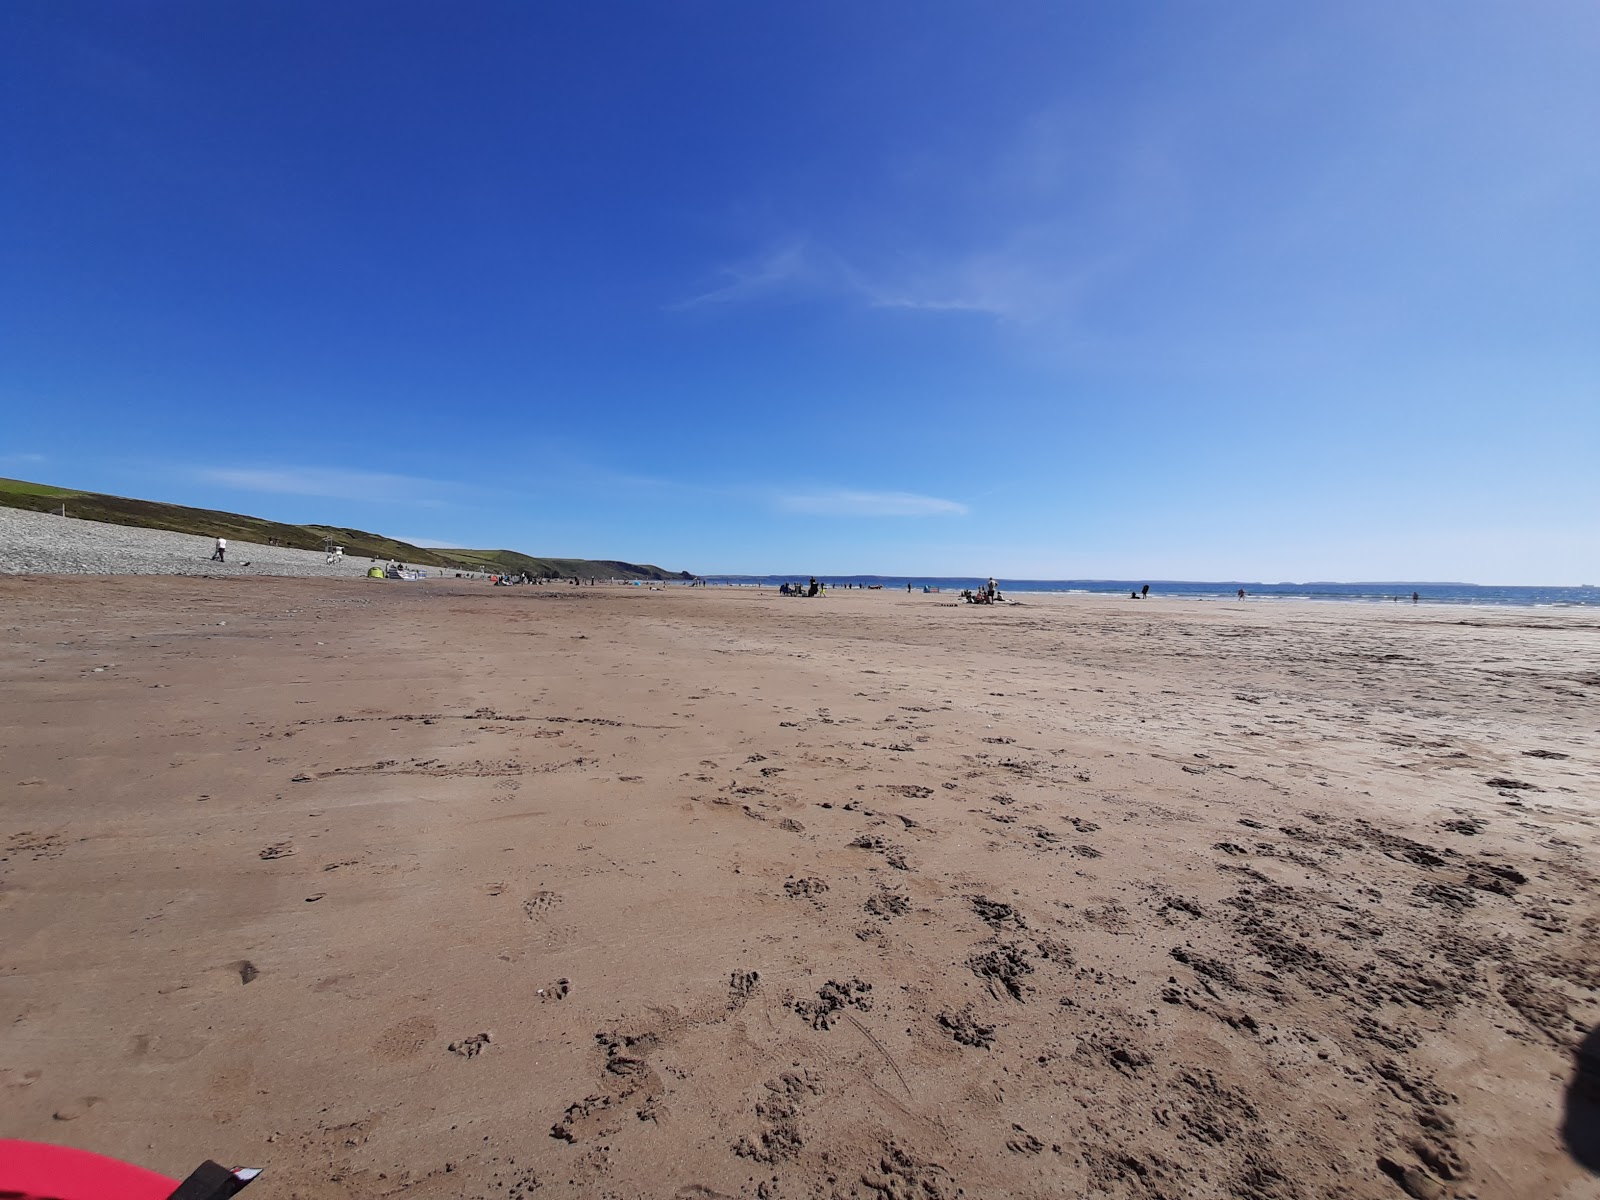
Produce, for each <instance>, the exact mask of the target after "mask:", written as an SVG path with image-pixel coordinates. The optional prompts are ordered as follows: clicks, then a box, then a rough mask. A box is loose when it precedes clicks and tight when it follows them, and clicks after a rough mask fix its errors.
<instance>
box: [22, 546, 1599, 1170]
mask: <svg viewBox="0 0 1600 1200" xmlns="http://www.w3.org/2000/svg"><path fill="white" fill-rule="evenodd" d="M0 603H3V605H4V608H3V610H0V611H3V614H4V615H3V617H0V626H3V627H4V628H5V631H6V637H5V642H4V648H3V649H0V678H3V680H4V688H3V692H0V724H3V733H0V798H3V804H0V935H3V942H0V1132H4V1133H6V1134H9V1135H13V1136H20V1137H28V1138H35V1139H41V1140H46V1141H55V1142H62V1143H67V1144H71V1145H75V1146H81V1147H84V1148H88V1149H93V1150H96V1151H100V1152H104V1153H110V1154H115V1155H119V1156H122V1157H126V1158H128V1159H131V1160H133V1161H136V1162H138V1163H140V1164H142V1165H145V1166H149V1167H154V1168H157V1169H161V1170H165V1171H167V1172H169V1173H171V1174H183V1173H185V1172H186V1171H187V1170H188V1169H189V1167H191V1166H192V1165H194V1163H196V1162H198V1161H199V1160H200V1159H201V1158H204V1157H207V1156H210V1157H215V1158H218V1159H221V1160H224V1161H227V1162H230V1163H244V1164H252V1165H259V1166H264V1167H266V1168H268V1173H267V1175H266V1176H264V1177H263V1180H262V1181H261V1182H260V1183H258V1184H256V1185H254V1186H253V1187H252V1188H251V1190H250V1192H249V1193H248V1194H249V1195H250V1196H251V1197H252V1198H254V1200H270V1198H272V1197H307V1198H310V1197H363V1198H366V1197H380V1196H406V1197H416V1198H423V1197H458V1196H459V1197H480V1196H481V1197H515V1198H520V1200H526V1198H528V1197H532V1196H539V1197H544V1196H600V1197H634V1196H643V1197H699V1198H702V1200H704V1198H708V1197H715V1196H741V1197H756V1196H759V1197H763V1198H767V1200H771V1198H775V1197H782V1198H786V1200H787V1198H799V1197H815V1196H820V1197H828V1196H857V1197H866V1198H870V1200H880V1198H882V1197H920V1198H923V1200H935V1198H938V1197H951V1196H956V1195H965V1196H968V1197H986V1196H1061V1197H1115V1198H1128V1200H1151V1198H1162V1197H1165V1198H1172V1200H1177V1198H1187V1197H1201V1198H1207V1197H1245V1198H1249V1200H1289V1198H1305V1200H1312V1198H1322V1197H1349V1198H1365V1197H1373V1198H1375V1200H1386V1198H1387V1200H1393V1198H1397V1197H1403V1196H1405V1195H1406V1194H1408V1192H1409V1194H1411V1195H1413V1196H1452V1197H1470V1196H1475V1197H1479V1198H1480V1200H1498V1198H1506V1200H1511V1198H1517V1200H1523V1198H1543V1197H1563V1198H1567V1200H1577V1198H1580V1197H1591V1196H1594V1195H1596V1194H1600V1176H1597V1175H1596V1174H1595V1173H1593V1172H1592V1171H1591V1170H1589V1169H1586V1168H1585V1167H1584V1166H1583V1165H1582V1164H1581V1163H1580V1161H1579V1159H1580V1158H1582V1157H1584V1156H1589V1157H1590V1162H1591V1164H1593V1167H1594V1170H1600V1155H1597V1154H1596V1145H1595V1143H1596V1139H1597V1137H1600V1133H1597V1118H1596V1115H1595V1109H1594V1108H1593V1107H1592V1106H1588V1105H1587V1104H1586V1103H1585V1102H1582V1101H1580V1100H1578V1099H1577V1098H1576V1094H1575V1092H1574V1090H1573V1088H1572V1086H1571V1084H1572V1080H1573V1077H1574V1050H1575V1048H1576V1047H1577V1046H1578V1044H1579V1042H1580V1040H1581V1039H1583V1038H1584V1036H1585V1034H1586V1032H1588V1031H1590V1030H1592V1029H1593V1027H1594V1025H1595V1022H1596V1021H1597V1020H1600V995H1597V991H1596V989H1597V985H1600V881H1597V875H1600V827H1597V820H1600V738H1597V736H1596V735H1597V729H1600V616H1597V614H1595V613H1594V612H1583V611H1579V610H1566V611H1554V610H1500V611H1485V610H1473V609H1461V608H1445V607H1435V608H1430V607H1426V606H1424V607H1422V608H1411V607H1410V606H1405V607H1401V608H1398V609H1392V608H1388V607H1371V608H1369V607H1360V606H1354V605H1320V606H1319V605H1311V604H1299V605H1297V604H1288V603H1262V604H1249V603H1247V604H1244V605H1225V604H1205V603H1171V602H1163V601H1160V600H1150V601H1146V602H1142V603H1137V604H1136V603H1132V602H1129V601H1126V600H1114V599H1104V598H1093V597H1055V598H1038V599H1029V601H1028V602H1027V603H1026V604H1025V605H1020V606H1011V607H1003V608H996V609H992V610H988V609H978V608H968V607H957V606H953V605H952V604H951V603H950V599H949V598H947V597H939V596H923V595H915V596H907V595H905V594H903V593H892V592H891V593H879V592H872V593H859V592H854V593H852V592H846V593H836V594H834V595H832V596H829V597H827V598H826V599H823V600H789V599H784V598H780V597H778V596H776V595H774V594H773V593H772V592H770V591H768V592H766V593H765V594H757V593H756V592H754V591H719V590H716V589H713V590H709V591H701V590H693V591H688V590H683V589H673V590H670V591H665V592H653V591H647V590H644V589H631V588H630V589H622V588H618V589H606V588H595V589H588V588H585V589H568V588H543V589H531V588H518V589H490V588H488V587H484V586H481V585H475V586H470V587H469V586H465V585H458V584H455V583H454V581H451V582H450V583H443V582H440V583H434V584H423V585H401V584H381V583H361V584H354V583H339V582H321V581H310V580H297V581H295V580H194V579H139V580H116V581H98V580H91V581H83V580H62V579H48V578H23V579H10V580H0ZM1590 1042H1591V1044H1593V1042H1594V1038H1593V1035H1592V1034H1591V1035H1590ZM1569 1093H1570V1094H1569ZM1381 1163H1386V1164H1388V1168H1387V1173H1386V1170H1385V1168H1384V1167H1383V1166H1381V1165H1380V1164H1381Z"/></svg>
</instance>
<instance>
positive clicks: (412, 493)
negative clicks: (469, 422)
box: [195, 467, 452, 506]
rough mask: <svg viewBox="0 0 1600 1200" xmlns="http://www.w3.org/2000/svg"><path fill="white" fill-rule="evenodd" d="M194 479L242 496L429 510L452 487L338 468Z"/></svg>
mask: <svg viewBox="0 0 1600 1200" xmlns="http://www.w3.org/2000/svg"><path fill="white" fill-rule="evenodd" d="M195 477H196V478H197V479H199V480H201V481H202V482H205V483H215V484H220V485H221V486H223V487H227V488H233V489H235V490H237V491H241V492H274V493H277V494H279V495H285V496H320V497H325V498H328V499H334V500H370V501H379V502H386V503H401V504H420V505H430V506H431V505H436V504H438V503H440V500H439V493H440V492H441V491H444V490H446V489H448V488H450V487H451V486H452V485H450V484H445V483H440V482H438V481H436V480H432V479H418V478H414V477H412V476H409V475H388V474H384V473H382V472H378V471H353V470H346V469H343V468H338V467H203V468H200V469H199V470H197V471H196V472H195Z"/></svg>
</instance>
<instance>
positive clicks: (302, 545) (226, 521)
mask: <svg viewBox="0 0 1600 1200" xmlns="http://www.w3.org/2000/svg"><path fill="white" fill-rule="evenodd" d="M62 505H66V509H67V515H68V516H69V517H77V518H78V519H79V520H84V521H105V522H107V523H108V524H111V525H132V526H136V527H138V528H140V529H167V530H171V531H173V532H176V533H194V534H199V535H200V536H202V537H225V538H227V539H228V540H229V541H230V542H257V543H261V544H265V543H267V542H269V541H274V540H275V541H277V542H278V543H279V544H280V545H284V546H292V547H296V548H298V549H301V550H321V549H322V547H323V545H324V542H325V540H326V539H330V538H331V539H332V540H333V542H334V543H336V544H337V545H340V546H343V547H344V550H345V553H346V554H348V555H351V556H352V557H355V558H372V557H377V558H385V559H387V558H393V559H398V560H399V561H401V562H404V563H408V564H411V565H414V566H422V567H438V568H441V569H446V568H448V569H451V570H457V571H508V572H519V571H525V572H527V573H528V574H531V575H542V576H546V577H557V576H572V575H576V576H578V577H580V578H585V579H588V578H594V579H689V578H692V577H691V576H690V575H689V573H688V572H686V571H681V572H672V571H665V570H663V569H662V568H660V567H655V566H650V565H647V564H639V563H626V562H617V561H614V560H610V559H606V560H596V559H588V558H536V557H533V556H531V555H527V554H521V553H518V552H517V551H515V550H435V549H429V548H427V547H424V546H413V545H411V543H409V542H401V541H396V540H395V539H394V538H388V537H384V536H383V535H382V534H378V533H368V532H367V531H365V530H362V529H341V528H339V527H337V526H333V525H290V524H286V523H284V522H282V521H267V520H264V519H262V518H261V517H247V516H244V515H242V514H240V513H230V512H220V511H217V510H215V509H209V508H188V507H186V506H184V505H181V504H163V503H161V502H160V501H157V500H133V499H129V498H128V497H125V496H107V495H103V494H101V493H99V492H80V491H76V490H74V489H72V488H62V487H53V486H51V485H50V484H44V483H29V482H27V481H25V480H21V479H0V506H5V507H8V508H25V509H31V510H32V511H34V512H58V511H60V509H61V506H62Z"/></svg>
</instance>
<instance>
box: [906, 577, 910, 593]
mask: <svg viewBox="0 0 1600 1200" xmlns="http://www.w3.org/2000/svg"><path fill="white" fill-rule="evenodd" d="M910 590H911V581H910V580H909V579H908V580H906V591H908V592H909V591H910Z"/></svg>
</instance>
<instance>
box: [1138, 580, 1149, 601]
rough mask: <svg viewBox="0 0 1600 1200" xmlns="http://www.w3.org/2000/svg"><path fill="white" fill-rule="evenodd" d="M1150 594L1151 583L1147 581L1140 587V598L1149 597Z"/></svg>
mask: <svg viewBox="0 0 1600 1200" xmlns="http://www.w3.org/2000/svg"><path fill="white" fill-rule="evenodd" d="M1149 595H1150V585H1149V584H1148V583H1147V584H1145V585H1144V586H1143V587H1142V588H1140V589H1139V599H1141V600H1144V599H1147V598H1148V597H1149Z"/></svg>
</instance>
